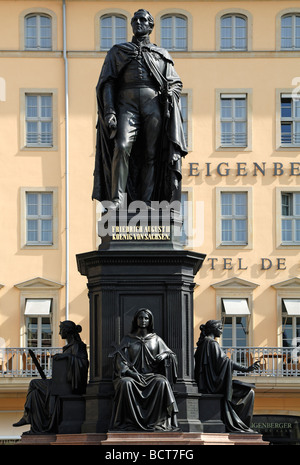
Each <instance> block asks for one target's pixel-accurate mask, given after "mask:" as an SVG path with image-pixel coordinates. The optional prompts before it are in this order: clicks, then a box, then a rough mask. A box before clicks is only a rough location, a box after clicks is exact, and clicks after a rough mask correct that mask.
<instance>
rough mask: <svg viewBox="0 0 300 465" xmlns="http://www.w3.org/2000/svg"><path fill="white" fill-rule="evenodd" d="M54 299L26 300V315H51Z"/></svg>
mask: <svg viewBox="0 0 300 465" xmlns="http://www.w3.org/2000/svg"><path fill="white" fill-rule="evenodd" d="M51 301H52V299H26V304H25V315H49V314H50V311H51Z"/></svg>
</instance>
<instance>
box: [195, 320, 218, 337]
mask: <svg viewBox="0 0 300 465" xmlns="http://www.w3.org/2000/svg"><path fill="white" fill-rule="evenodd" d="M222 329H223V324H222V321H221V320H208V321H207V322H206V323H205V325H201V326H200V330H201V335H203V336H204V337H205V336H209V335H214V336H215V337H220V336H221V334H222Z"/></svg>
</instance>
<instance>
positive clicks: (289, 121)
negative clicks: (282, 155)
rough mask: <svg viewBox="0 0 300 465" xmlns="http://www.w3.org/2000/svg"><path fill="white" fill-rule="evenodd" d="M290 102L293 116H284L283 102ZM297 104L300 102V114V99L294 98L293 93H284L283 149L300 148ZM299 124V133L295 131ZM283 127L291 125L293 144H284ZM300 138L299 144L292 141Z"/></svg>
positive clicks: (281, 100)
mask: <svg viewBox="0 0 300 465" xmlns="http://www.w3.org/2000/svg"><path fill="white" fill-rule="evenodd" d="M284 99H285V100H290V105H291V116H282V110H283V107H282V105H283V103H284V102H283V100H284ZM296 102H299V103H298V104H299V112H300V99H299V98H294V96H293V94H292V93H291V92H289V93H286V92H282V93H281V94H280V147H283V148H293V147H295V148H297V147H300V116H299V117H297V116H295V115H296ZM296 124H298V126H299V132H298V133H297V131H296V130H295V126H296ZM283 125H290V126H291V131H290V137H291V142H283V140H282V139H283V132H282V126H283ZM296 138H298V141H297V142H294V141H293V140H292V139H294V140H295V139H296Z"/></svg>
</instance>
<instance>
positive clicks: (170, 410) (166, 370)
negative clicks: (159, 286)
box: [111, 309, 178, 431]
mask: <svg viewBox="0 0 300 465" xmlns="http://www.w3.org/2000/svg"><path fill="white" fill-rule="evenodd" d="M112 356H114V375H113V384H114V389H115V397H114V403H113V413H112V420H111V429H112V430H119V431H123V430H125V431H135V430H144V431H156V430H159V431H172V430H174V429H178V427H177V419H176V413H177V411H178V409H177V404H176V401H175V397H174V393H173V390H172V387H171V384H172V383H173V382H175V381H176V377H177V359H176V355H175V354H174V352H172V351H171V350H170V349H169V348H168V347H167V345H166V344H165V342H164V341H163V340H162V339H161V338H160V337H159V336H158V335H157V334H155V333H154V332H153V315H152V313H151V311H150V310H148V309H139V310H138V311H137V312H136V314H135V315H134V318H133V321H132V328H131V332H130V333H129V334H128V335H126V336H125V337H124V338H123V339H122V341H121V344H120V346H119V348H117V350H116V352H114V354H112ZM167 377H168V378H169V379H170V380H171V383H170V382H169V380H168V379H167Z"/></svg>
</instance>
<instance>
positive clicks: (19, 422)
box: [13, 417, 28, 426]
mask: <svg viewBox="0 0 300 465" xmlns="http://www.w3.org/2000/svg"><path fill="white" fill-rule="evenodd" d="M25 425H28V421H27V420H26V418H25V417H22V418H21V420H19V421H17V423H13V426H25Z"/></svg>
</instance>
